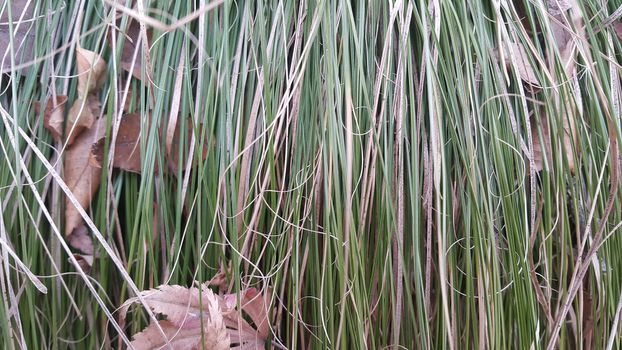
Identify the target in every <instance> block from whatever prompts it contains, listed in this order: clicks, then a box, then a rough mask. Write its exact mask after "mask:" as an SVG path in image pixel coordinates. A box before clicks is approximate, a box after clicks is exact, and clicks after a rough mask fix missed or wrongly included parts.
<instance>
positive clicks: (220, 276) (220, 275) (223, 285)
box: [207, 264, 231, 292]
mask: <svg viewBox="0 0 622 350" xmlns="http://www.w3.org/2000/svg"><path fill="white" fill-rule="evenodd" d="M230 274H231V264H229V265H228V266H227V268H226V269H225V267H224V265H222V264H221V265H220V269H219V270H218V272H217V273H216V274H215V275H214V277H212V279H210V280H209V281H208V282H207V285H208V286H210V287H216V288H218V290H219V291H220V292H225V291H227V290H228V289H229V278H228V277H227V276H228V275H230Z"/></svg>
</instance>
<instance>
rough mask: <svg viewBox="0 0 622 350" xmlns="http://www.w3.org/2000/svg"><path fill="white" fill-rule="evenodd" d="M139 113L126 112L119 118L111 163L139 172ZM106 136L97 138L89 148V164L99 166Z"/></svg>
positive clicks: (117, 166)
mask: <svg viewBox="0 0 622 350" xmlns="http://www.w3.org/2000/svg"><path fill="white" fill-rule="evenodd" d="M140 119H141V117H140V114H126V115H125V116H123V117H122V118H121V123H120V124H119V132H118V133H117V139H116V141H115V150H114V156H113V162H112V165H113V166H114V167H115V168H119V169H122V170H125V171H131V172H134V173H140V169H141V162H140V159H141V157H140V134H141V129H140ZM105 146H106V138H101V139H99V140H98V141H97V142H96V143H95V144H93V147H92V148H91V162H92V163H91V164H93V165H94V166H96V167H101V166H102V162H103V160H104V147H105Z"/></svg>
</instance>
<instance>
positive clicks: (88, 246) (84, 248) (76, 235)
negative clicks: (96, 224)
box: [67, 224, 93, 255]
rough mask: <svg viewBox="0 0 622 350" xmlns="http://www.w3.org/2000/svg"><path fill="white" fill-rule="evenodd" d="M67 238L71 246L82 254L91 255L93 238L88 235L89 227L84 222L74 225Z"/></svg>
mask: <svg viewBox="0 0 622 350" xmlns="http://www.w3.org/2000/svg"><path fill="white" fill-rule="evenodd" d="M67 240H68V241H69V245H71V246H72V247H73V248H75V249H78V250H80V251H81V252H82V253H84V254H88V255H93V240H92V239H91V236H89V229H88V228H87V227H86V225H85V224H82V225H80V226H78V227H76V228H75V229H74V230H73V233H72V235H71V236H69V237H68V239H67Z"/></svg>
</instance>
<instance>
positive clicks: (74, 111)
mask: <svg viewBox="0 0 622 350" xmlns="http://www.w3.org/2000/svg"><path fill="white" fill-rule="evenodd" d="M100 109H101V104H100V102H99V99H98V98H97V97H95V96H92V95H91V96H88V97H87V98H78V99H77V100H75V101H74V102H73V105H72V106H71V108H70V109H69V113H67V123H66V126H65V135H66V137H67V144H68V145H72V144H73V143H74V141H75V140H76V138H77V137H79V136H80V134H81V133H82V132H83V131H84V130H86V129H90V128H91V126H93V123H94V122H95V119H97V117H98V116H99V112H100Z"/></svg>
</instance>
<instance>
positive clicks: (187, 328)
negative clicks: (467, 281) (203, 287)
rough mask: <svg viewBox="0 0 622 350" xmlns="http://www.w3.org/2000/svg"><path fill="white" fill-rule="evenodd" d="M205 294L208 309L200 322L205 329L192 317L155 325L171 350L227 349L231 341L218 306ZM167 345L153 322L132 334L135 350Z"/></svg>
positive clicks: (218, 304)
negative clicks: (162, 332) (163, 334)
mask: <svg viewBox="0 0 622 350" xmlns="http://www.w3.org/2000/svg"><path fill="white" fill-rule="evenodd" d="M204 294H205V297H206V298H205V300H204V301H203V302H204V305H205V306H206V309H207V310H208V311H207V312H206V313H205V316H204V317H205V318H204V320H203V322H204V323H205V326H204V327H201V322H200V320H199V319H198V317H193V316H189V317H187V318H186V319H185V320H183V321H181V323H178V322H173V321H170V320H162V321H159V322H158V324H159V325H160V327H161V328H162V330H163V331H164V333H165V334H166V338H168V341H169V345H170V346H171V347H172V348H173V349H180V350H181V349H201V348H205V349H214V350H226V349H229V348H230V345H231V340H230V338H229V332H228V331H227V328H226V326H225V323H224V321H223V315H222V311H221V309H220V303H219V301H218V299H217V297H216V296H215V295H214V294H213V293H212V291H211V290H207V291H206V293H204ZM201 343H203V344H201ZM166 345H167V339H164V337H162V334H161V333H160V331H159V330H158V327H157V326H156V325H155V324H153V323H152V324H151V325H149V326H148V327H147V328H145V329H144V330H143V331H142V332H140V333H137V334H135V335H134V340H133V341H132V346H134V348H136V349H137V350H148V349H160V348H162V347H164V346H166Z"/></svg>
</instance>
